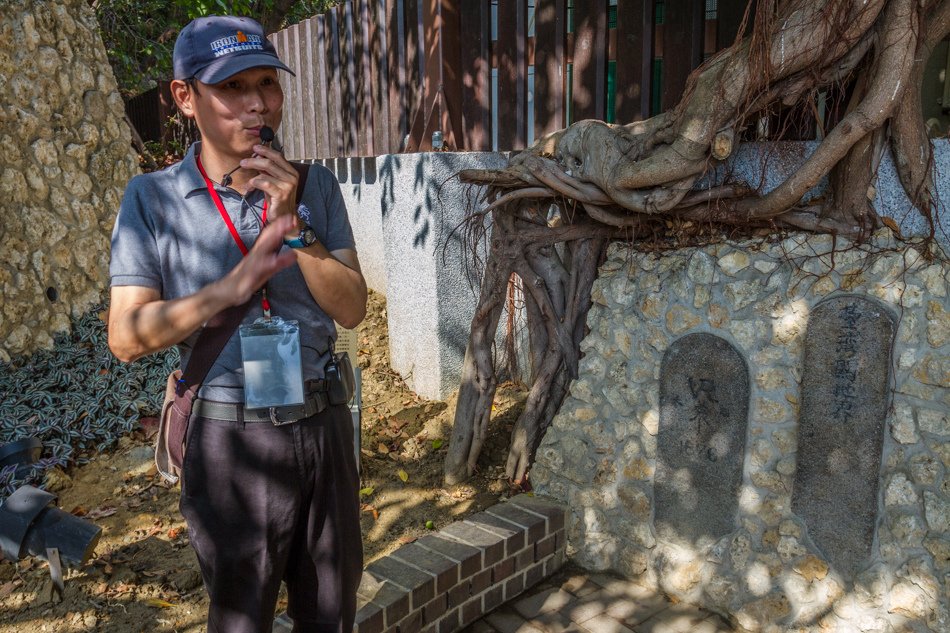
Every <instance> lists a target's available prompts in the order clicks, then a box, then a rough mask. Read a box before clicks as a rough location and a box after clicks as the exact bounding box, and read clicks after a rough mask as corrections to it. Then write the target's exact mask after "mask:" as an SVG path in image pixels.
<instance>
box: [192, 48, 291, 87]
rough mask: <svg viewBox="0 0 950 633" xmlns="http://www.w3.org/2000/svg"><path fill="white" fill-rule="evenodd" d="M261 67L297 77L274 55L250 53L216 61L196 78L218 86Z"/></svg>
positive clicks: (197, 74)
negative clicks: (244, 72)
mask: <svg viewBox="0 0 950 633" xmlns="http://www.w3.org/2000/svg"><path fill="white" fill-rule="evenodd" d="M261 67H266V68H277V69H279V70H284V71H286V72H288V73H290V74H291V75H294V76H296V75H295V73H294V71H292V70H291V69H290V68H288V67H287V66H286V65H285V64H284V63H283V62H281V61H280V60H279V59H277V57H275V56H274V55H270V54H268V53H248V54H246V55H231V56H227V57H222V58H221V59H216V60H214V61H213V62H211V63H210V64H208V65H207V66H205V67H204V68H202V69H201V70H199V71H198V72H197V73H195V78H196V79H197V80H198V81H200V82H201V83H205V84H216V83H220V82H222V81H224V80H225V79H227V78H228V77H232V76H234V75H236V74H238V73H239V72H242V71H244V70H247V69H248V68H261Z"/></svg>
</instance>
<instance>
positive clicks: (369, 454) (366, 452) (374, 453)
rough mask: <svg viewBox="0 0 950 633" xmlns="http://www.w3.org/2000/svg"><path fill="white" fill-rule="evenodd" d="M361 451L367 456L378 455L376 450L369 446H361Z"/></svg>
mask: <svg viewBox="0 0 950 633" xmlns="http://www.w3.org/2000/svg"><path fill="white" fill-rule="evenodd" d="M360 452H361V453H363V454H364V455H366V456H367V457H374V456H375V455H376V452H375V451H371V450H369V449H368V448H361V449H360Z"/></svg>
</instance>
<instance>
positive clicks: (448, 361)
mask: <svg viewBox="0 0 950 633" xmlns="http://www.w3.org/2000/svg"><path fill="white" fill-rule="evenodd" d="M322 162H323V163H324V164H325V165H326V166H327V167H329V168H330V169H333V170H334V171H335V172H336V174H337V178H338V179H339V181H340V186H341V189H342V190H343V196H344V198H345V200H346V205H347V209H348V211H349V215H350V222H351V224H352V225H353V232H354V234H355V237H356V247H357V250H358V251H359V255H360V263H361V265H362V266H363V272H364V274H365V276H366V281H367V284H368V285H369V287H370V288H372V289H373V290H376V291H378V292H381V293H383V294H385V295H386V299H387V317H388V322H389V332H390V338H389V340H390V357H391V361H392V365H393V369H395V370H396V371H398V372H399V373H400V374H402V375H403V377H405V379H406V381H407V383H408V384H409V386H410V388H411V389H413V391H415V392H416V393H418V394H420V395H422V396H425V397H427V398H437V399H444V398H446V397H448V395H449V394H450V393H452V392H453V391H454V390H455V389H457V388H458V382H459V376H460V375H461V367H462V361H463V359H464V357H465V346H466V344H467V343H468V332H469V328H470V326H471V321H472V315H473V314H474V313H475V304H476V302H477V297H478V288H479V279H480V277H479V275H478V274H477V272H476V271H475V270H474V269H473V268H472V267H471V266H470V264H471V263H472V260H471V257H470V256H469V255H468V253H467V249H468V248H469V247H468V244H467V243H466V241H465V236H464V233H463V232H461V231H459V230H456V229H457V228H458V227H459V226H460V224H461V223H462V221H463V219H464V218H465V216H466V214H467V213H469V212H471V211H472V210H474V209H475V208H477V207H476V206H475V205H474V203H475V200H476V198H477V195H478V193H479V191H480V190H479V189H478V188H473V187H468V186H464V185H462V184H461V183H460V182H459V181H458V178H457V177H456V174H457V173H458V172H459V171H461V170H463V169H492V168H500V167H504V165H505V157H504V156H503V155H502V154H496V153H476V152H473V153H448V152H444V153H426V154H397V155H390V156H379V157H376V158H352V159H349V158H348V159H334V160H328V161H322ZM480 252H481V256H482V258H484V248H483V247H482V248H481V249H480Z"/></svg>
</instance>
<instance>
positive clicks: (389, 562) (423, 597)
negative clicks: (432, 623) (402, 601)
mask: <svg viewBox="0 0 950 633" xmlns="http://www.w3.org/2000/svg"><path fill="white" fill-rule="evenodd" d="M366 571H368V572H369V573H371V574H373V575H374V576H376V577H379V578H384V579H386V580H388V581H390V582H392V583H393V584H394V585H396V586H397V587H402V588H404V589H406V590H407V591H409V592H410V594H411V596H412V603H411V604H410V607H409V608H410V609H417V608H419V607H420V606H422V605H423V604H425V603H426V602H428V601H429V600H432V598H433V596H435V578H433V577H432V576H431V575H430V574H427V573H425V572H423V571H420V570H418V569H416V568H415V567H412V566H410V565H407V564H405V563H402V562H400V561H398V560H396V559H395V558H390V557H389V556H385V557H383V558H380V559H378V560H376V561H374V562H372V563H370V564H369V565H367V567H366Z"/></svg>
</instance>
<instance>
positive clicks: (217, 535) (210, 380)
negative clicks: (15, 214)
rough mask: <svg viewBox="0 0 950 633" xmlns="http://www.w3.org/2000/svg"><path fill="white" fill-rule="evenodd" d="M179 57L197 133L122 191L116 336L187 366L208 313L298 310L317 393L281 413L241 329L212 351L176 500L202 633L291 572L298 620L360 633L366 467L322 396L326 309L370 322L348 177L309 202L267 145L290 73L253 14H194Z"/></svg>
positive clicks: (307, 376) (329, 328) (118, 345)
mask: <svg viewBox="0 0 950 633" xmlns="http://www.w3.org/2000/svg"><path fill="white" fill-rule="evenodd" d="M174 70H175V80H174V81H173V82H172V84H171V89H172V94H173V96H174V98H175V101H176V103H177V104H178V107H179V109H180V110H181V111H182V113H183V114H184V115H185V116H187V117H189V118H192V119H194V120H195V123H196V124H197V127H198V129H199V131H200V132H201V141H200V142H199V143H195V144H194V145H193V146H192V147H191V148H190V149H189V151H188V154H187V156H186V157H185V158H184V160H182V161H181V162H180V163H178V164H176V165H173V166H172V167H170V168H168V169H166V170H163V171H161V172H156V173H151V174H145V175H143V176H138V177H136V178H134V179H133V180H132V181H131V182H130V183H129V185H128V188H127V189H126V192H125V196H124V198H123V201H122V206H121V209H120V212H119V216H118V218H117V220H116V225H115V229H114V232H113V238H112V260H111V264H110V275H111V285H112V288H111V310H110V314H109V347H110V348H111V349H112V351H113V353H114V354H115V355H116V356H117V357H118V358H119V359H121V360H123V361H133V360H135V359H137V358H139V357H141V356H144V355H146V354H151V353H153V352H156V351H159V350H163V349H166V348H168V347H171V346H172V345H178V347H179V350H180V352H181V357H182V366H183V367H184V366H185V365H186V364H187V361H188V359H189V356H190V353H191V350H192V349H193V346H194V343H195V341H196V340H197V338H198V335H199V333H200V330H201V328H202V325H203V324H204V323H205V322H207V321H208V320H209V319H210V318H211V317H213V316H214V315H216V314H218V313H219V312H221V311H222V310H224V309H226V308H228V307H231V306H236V305H241V304H243V303H245V302H246V301H247V300H248V299H253V301H251V303H250V305H251V308H250V309H249V310H248V312H247V314H246V315H245V317H244V323H245V324H251V323H253V322H254V321H255V320H256V319H258V318H260V317H262V315H264V314H266V312H268V311H269V312H270V313H272V314H273V315H274V316H275V317H281V318H282V319H284V320H286V321H290V320H295V321H297V322H298V323H299V337H300V349H301V354H302V360H301V365H302V379H303V381H304V382H305V384H306V385H307V387H308V393H307V395H306V403H305V405H300V406H298V407H296V408H294V407H291V408H290V409H288V411H290V413H287V414H286V415H280V416H275V414H274V411H275V409H271V410H270V411H269V412H268V411H267V410H263V414H262V410H260V409H251V408H248V407H246V406H245V400H244V389H243V385H244V382H243V381H244V378H245V371H244V368H243V366H242V356H241V343H240V334H239V333H235V335H234V336H232V337H231V339H230V341H229V342H228V343H227V345H226V346H225V348H224V350H223V351H222V352H221V354H220V355H219V356H218V358H217V360H216V361H215V363H214V365H213V366H212V368H211V370H210V371H209V372H208V375H207V378H206V379H205V381H204V383H203V385H202V387H201V389H200V391H199V392H198V399H197V400H196V402H195V409H194V413H193V416H192V419H191V421H190V423H189V425H188V432H187V437H186V444H185V446H186V450H185V459H184V463H183V465H182V477H181V480H182V496H181V505H180V508H181V512H182V514H183V515H184V517H185V519H186V521H187V522H188V529H189V535H190V538H191V543H192V546H193V547H194V550H195V553H196V554H197V557H198V561H199V564H200V566H201V571H202V575H203V578H204V581H205V586H206V588H207V590H208V593H209V595H210V599H211V605H210V608H209V613H208V631H209V632H226V633H245V632H248V633H249V632H255V633H263V632H264V631H268V632H269V631H270V630H271V625H272V623H273V617H274V609H275V605H276V601H277V593H278V590H279V587H280V582H281V581H282V580H283V581H285V582H286V583H287V587H288V613H289V615H290V617H291V618H292V619H293V620H294V624H295V626H294V631H301V632H307V631H321V632H322V631H335V632H340V631H347V632H349V631H351V630H352V627H353V619H354V616H355V608H356V597H355V593H356V588H357V586H358V584H359V579H360V576H361V572H362V543H361V537H360V525H359V503H358V488H359V480H358V475H357V472H356V463H355V457H354V451H353V429H352V422H351V416H350V414H349V410H348V408H347V407H346V405H345V404H343V405H329V404H328V399H327V394H326V384H325V382H324V381H323V379H324V367H325V365H326V363H327V361H328V359H329V358H330V357H331V353H330V351H329V350H330V346H331V341H332V340H333V339H335V337H336V331H335V328H334V325H333V321H334V320H335V321H336V322H338V323H340V324H341V325H343V326H345V327H351V328H352V327H355V326H356V325H357V324H358V323H359V322H360V321H362V319H363V317H364V316H365V313H366V283H365V281H364V279H363V276H362V274H361V272H360V266H359V261H358V259H357V255H356V251H355V248H354V243H353V236H352V231H351V229H350V225H349V221H348V219H347V216H346V209H345V207H344V205H343V201H342V197H341V194H340V190H339V185H338V184H337V183H336V180H335V179H334V177H333V175H332V174H331V173H330V172H329V171H328V170H326V169H324V168H322V167H317V166H314V167H312V168H311V169H310V171H309V173H308V176H307V179H306V184H305V186H304V191H303V194H302V199H301V202H300V204H299V205H298V204H297V202H296V199H295V196H296V194H297V192H296V190H297V186H298V182H299V178H298V174H297V172H296V171H295V169H294V167H293V166H292V165H291V164H290V163H288V162H287V160H285V159H284V157H283V156H282V155H281V154H280V152H278V151H277V150H275V149H273V148H271V147H269V146H267V144H266V143H262V141H261V129H262V128H263V127H264V126H269V127H270V128H273V129H276V128H277V127H278V125H279V124H280V120H281V108H282V107H283V92H282V90H281V87H280V83H279V82H278V76H277V73H278V70H281V71H286V72H291V71H290V69H289V68H287V67H286V66H285V65H284V64H283V63H281V61H280V60H279V59H278V58H277V55H276V52H275V50H274V48H273V46H272V45H271V44H270V42H268V41H267V39H266V38H265V37H264V33H263V30H262V28H261V25H260V24H258V23H257V22H255V21H253V20H250V19H247V18H236V17H218V16H212V17H208V18H199V19H197V20H195V21H193V22H191V23H190V24H189V25H188V26H186V27H185V28H184V29H183V30H182V31H181V34H180V35H179V37H178V40H177V41H176V43H175V49H174ZM243 250H246V255H245V254H243V252H242V251H243ZM268 323H271V321H268ZM252 373H253V372H252ZM281 376H282V374H280V375H273V376H267V375H265V376H264V379H265V380H274V381H278V380H283V378H281ZM284 391H288V390H284ZM314 411H316V412H315V413H314ZM294 413H295V414H296V415H294Z"/></svg>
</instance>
